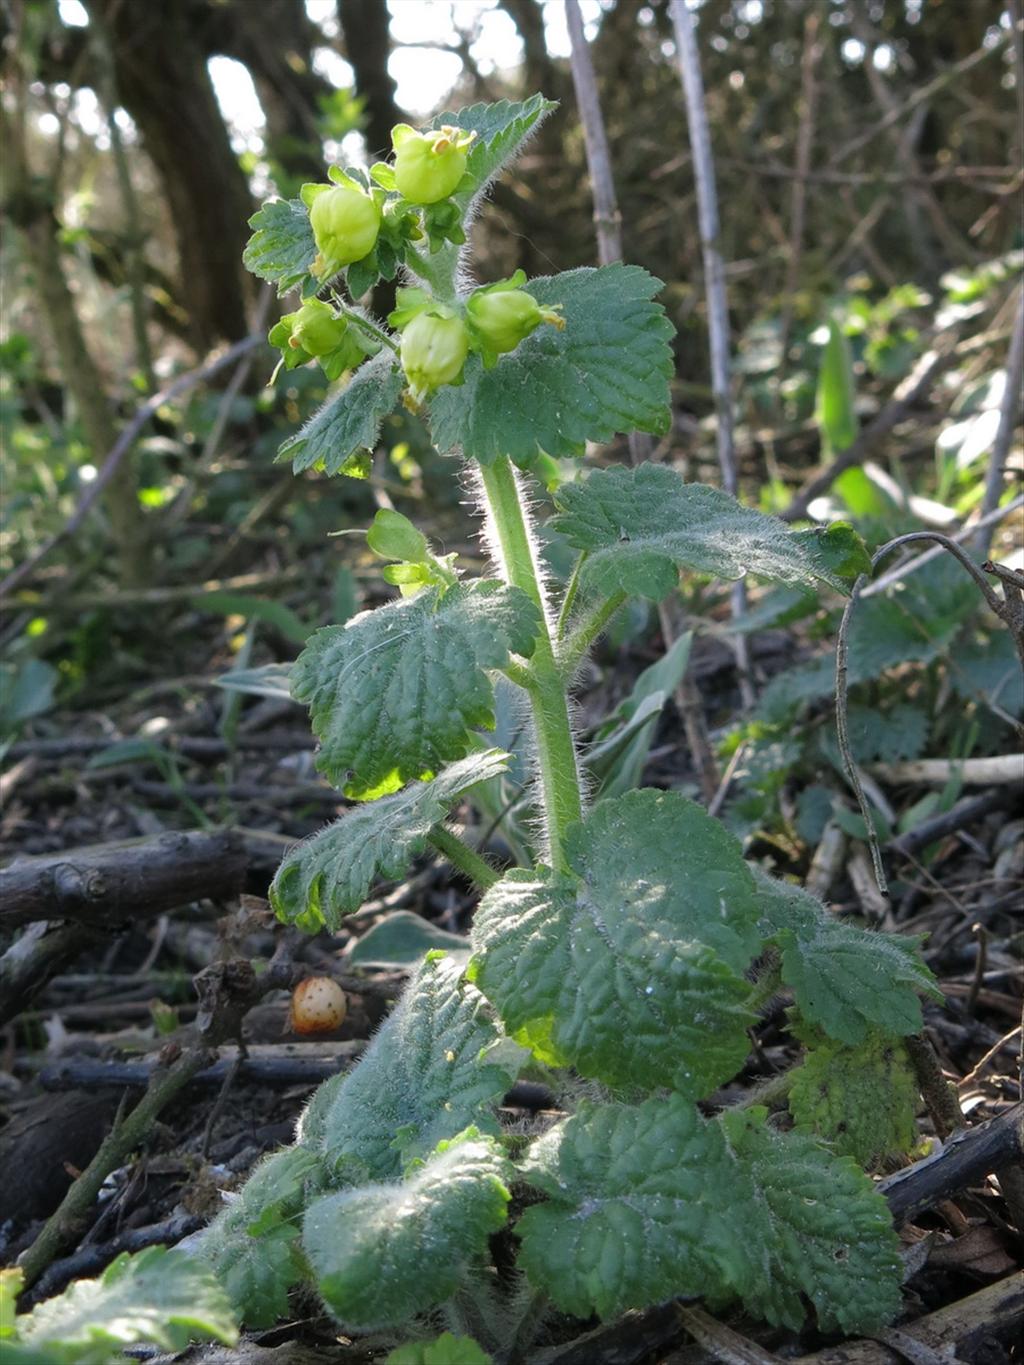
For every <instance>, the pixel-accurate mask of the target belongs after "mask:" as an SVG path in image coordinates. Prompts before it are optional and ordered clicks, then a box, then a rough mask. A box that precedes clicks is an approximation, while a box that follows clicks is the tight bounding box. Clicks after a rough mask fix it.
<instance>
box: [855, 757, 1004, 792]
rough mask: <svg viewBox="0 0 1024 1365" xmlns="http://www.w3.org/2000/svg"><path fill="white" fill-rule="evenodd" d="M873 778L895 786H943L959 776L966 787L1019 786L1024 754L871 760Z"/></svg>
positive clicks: (870, 770) (870, 768)
mask: <svg viewBox="0 0 1024 1365" xmlns="http://www.w3.org/2000/svg"><path fill="white" fill-rule="evenodd" d="M868 772H869V773H870V774H871V776H872V777H877V778H878V779H879V781H881V782H887V783H889V784H891V785H892V786H894V787H899V786H911V787H913V786H924V787H944V786H945V785H946V783H947V782H948V781H949V780H950V778H953V777H959V778H960V780H961V781H962V782H963V784H964V786H965V787H987V786H989V785H999V786H1012V787H1017V788H1020V787H1021V785H1022V784H1024V754H998V755H996V757H994V758H964V759H957V758H918V759H914V760H913V761H911V762H908V763H872V764H871V765H870V766H869V767H868Z"/></svg>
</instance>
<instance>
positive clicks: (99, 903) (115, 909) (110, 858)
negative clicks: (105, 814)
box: [0, 830, 246, 928]
mask: <svg viewBox="0 0 1024 1365" xmlns="http://www.w3.org/2000/svg"><path fill="white" fill-rule="evenodd" d="M245 868H246V854H245V845H244V842H243V841H242V839H241V838H240V837H239V836H238V835H237V834H236V833H234V831H231V830H212V831H205V830H193V831H191V832H190V833H168V834H160V835H158V836H157V837H156V838H150V839H132V840H127V841H125V842H123V843H112V844H94V845H90V846H89V847H86V848H79V849H72V850H70V851H68V852H63V853H51V854H46V855H44V856H42V857H38V858H18V859H16V860H15V861H14V862H13V863H10V864H8V866H7V867H5V868H3V869H0V926H3V927H5V928H12V927H14V926H16V925H19V924H27V923H30V922H31V921H33V920H55V919H68V920H74V921H75V922H76V923H78V924H83V925H92V926H104V927H110V926H113V925H117V924H120V923H123V922H124V921H125V920H134V919H138V918H139V917H141V916H146V917H151V916H153V915H160V914H163V913H164V911H165V910H172V909H174V908H175V907H176V906H179V905H185V904H187V903H188V902H189V901H194V900H201V899H203V898H204V897H211V898H213V899H215V900H228V899H230V898H231V897H233V896H235V895H237V894H238V892H239V891H240V890H241V889H242V885H243V880H244V877H245Z"/></svg>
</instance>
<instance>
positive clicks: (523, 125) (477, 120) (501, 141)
mask: <svg viewBox="0 0 1024 1365" xmlns="http://www.w3.org/2000/svg"><path fill="white" fill-rule="evenodd" d="M557 107H558V106H557V104H556V103H555V102H554V101H552V100H546V99H545V98H544V97H543V95H531V96H530V98H529V99H528V100H524V101H523V102H522V103H521V104H513V103H511V102H510V101H509V100H498V102H497V103H496V104H471V105H469V106H468V107H467V108H465V109H459V110H458V112H456V113H447V114H438V116H437V117H436V118H435V119H433V120H432V122H431V126H432V127H434V128H443V127H445V126H446V125H447V126H449V127H452V128H465V129H472V130H473V131H474V132H475V133H476V141H475V142H474V143H473V144H472V146H471V148H470V152H469V158H468V160H467V162H466V173H467V175H469V176H471V177H472V179H473V185H472V187H471V188H468V189H466V190H464V191H463V190H458V191H456V194H455V198H456V200H457V201H458V202H460V203H461V202H468V201H471V200H474V199H477V198H478V197H479V196H480V194H481V193H482V191H483V190H484V189H485V188H486V186H487V184H488V182H489V181H491V180H493V179H494V177H495V176H496V175H497V174H498V173H499V171H501V170H502V168H503V167H505V166H507V165H508V164H509V162H510V161H512V159H513V158H514V157H515V156H516V155H517V153H518V152H519V149H520V148H521V147H522V145H523V143H524V142H525V141H526V139H527V138H528V137H529V136H530V134H531V133H532V132H534V131H535V130H536V129H537V127H538V126H539V125H540V123H541V122H542V121H543V120H544V119H545V118H546V117H547V115H548V114H549V113H550V112H551V110H552V109H556V108H557Z"/></svg>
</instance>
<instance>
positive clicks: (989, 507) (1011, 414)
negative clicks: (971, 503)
mask: <svg viewBox="0 0 1024 1365" xmlns="http://www.w3.org/2000/svg"><path fill="white" fill-rule="evenodd" d="M1022 385H1024V285H1020V286H1018V288H1017V311H1016V313H1015V314H1014V319H1013V334H1012V336H1011V338H1010V349H1009V353H1008V354H1007V357H1006V387H1005V388H1004V390H1003V398H1002V402H1001V403H1000V405H999V426H998V427H997V428H996V436H995V440H994V441H993V442H992V455H991V457H990V460H989V466H988V473H987V475H986V477H985V495H984V497H983V498H982V502H981V514H982V519H983V520H984V519H985V518H986V517H988V516H989V515H990V514H991V513H992V512H995V511H996V510H997V508H998V507H999V499H1000V498H1001V497H1002V495H1003V470H1004V469H1005V467H1006V457H1007V456H1008V455H1009V453H1010V441H1011V440H1012V439H1013V431H1014V428H1015V427H1016V425H1017V422H1018V420H1019V409H1020V399H1021V387H1022ZM992 535H993V527H992V525H991V524H990V523H987V522H986V529H985V532H984V534H983V535H981V536H979V538H978V540H977V541H976V542H975V544H976V547H977V549H978V550H979V551H980V553H981V554H982V555H987V554H988V550H989V546H990V545H991V543H992Z"/></svg>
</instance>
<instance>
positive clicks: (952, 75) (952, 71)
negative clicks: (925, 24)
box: [673, 0, 1012, 170]
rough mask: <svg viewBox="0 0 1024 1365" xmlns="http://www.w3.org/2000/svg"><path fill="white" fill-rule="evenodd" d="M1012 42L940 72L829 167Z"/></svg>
mask: <svg viewBox="0 0 1024 1365" xmlns="http://www.w3.org/2000/svg"><path fill="white" fill-rule="evenodd" d="M673 3H681V0H673ZM1011 39H1012V34H1011V33H1002V34H1000V36H999V38H997V39H996V41H995V42H994V43H992V44H991V45H990V46H986V47H979V48H977V49H976V51H974V52H971V53H969V54H968V55H967V56H966V57H964V58H963V59H962V60H961V61H959V62H956V63H955V64H954V65H953V66H951V67H949V68H948V69H947V70H946V71H941V72H940V73H939V74H938V75H937V76H936V77H935V78H934V79H933V80H930V81H929V82H928V84H927V85H922V86H921V88H920V89H919V90H915V91H914V93H913V94H912V95H910V96H909V97H908V98H907V99H905V100H904V101H903V102H902V103H901V104H898V105H896V106H895V107H894V108H892V109H890V110H889V111H888V113H886V115H885V117H884V118H881V119H879V121H878V122H877V123H873V124H871V126H870V127H868V128H866V129H865V130H864V131H863V132H861V133H858V135H857V136H856V137H854V138H851V140H850V141H849V142H847V143H845V144H844V145H843V146H842V147H840V148H839V150H838V151H837V152H836V153H835V154H834V155H833V156H832V158H831V160H830V161H829V163H828V168H829V169H830V170H834V169H835V167H836V166H840V165H842V163H843V162H844V161H846V160H847V159H848V158H849V157H851V156H852V155H853V154H854V152H859V151H860V149H861V147H864V146H866V145H867V144H868V143H869V142H871V141H873V139H874V138H876V137H878V135H879V134H880V133H884V132H885V130H886V129H887V128H891V127H892V126H893V124H894V123H898V122H899V120H900V119H901V118H903V117H904V116H905V115H907V114H912V113H913V112H914V110H915V109H916V108H917V107H918V105H919V104H926V103H927V102H928V101H929V100H930V99H931V98H932V96H933V95H937V94H939V93H940V92H941V91H942V90H944V89H945V88H946V86H947V85H951V84H952V83H953V82H954V81H956V80H958V79H959V78H960V77H961V76H965V75H966V74H967V73H968V71H973V69H974V68H975V67H976V66H978V65H979V64H980V63H981V62H984V61H987V60H988V59H989V58H990V57H994V56H996V55H997V54H998V53H1000V52H1002V51H1003V49H1004V48H1005V47H1006V46H1007V45H1008V44H1009V43H1010V41H1011Z"/></svg>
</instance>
